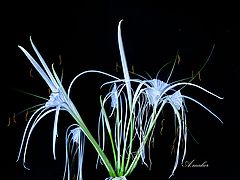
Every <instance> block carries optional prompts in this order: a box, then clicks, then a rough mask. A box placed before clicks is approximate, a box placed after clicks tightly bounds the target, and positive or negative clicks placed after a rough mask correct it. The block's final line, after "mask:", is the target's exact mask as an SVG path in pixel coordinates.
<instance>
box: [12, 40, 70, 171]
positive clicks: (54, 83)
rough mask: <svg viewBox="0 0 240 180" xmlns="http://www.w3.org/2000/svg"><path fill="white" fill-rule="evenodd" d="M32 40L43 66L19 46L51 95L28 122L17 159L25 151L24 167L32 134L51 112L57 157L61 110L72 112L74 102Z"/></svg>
mask: <svg viewBox="0 0 240 180" xmlns="http://www.w3.org/2000/svg"><path fill="white" fill-rule="evenodd" d="M30 42H31V45H32V47H33V49H34V51H35V53H36V54H37V57H38V59H39V60H40V63H41V65H42V67H41V66H40V64H38V63H37V61H36V60H35V59H34V58H33V57H32V56H31V55H30V54H29V53H28V52H27V51H26V50H25V49H24V48H23V47H21V46H18V47H19V48H20V49H21V50H22V51H23V53H24V54H25V55H26V56H27V58H28V59H29V61H30V62H31V63H32V65H33V66H34V67H35V69H36V70H37V71H38V72H39V74H40V75H41V76H42V78H43V79H44V80H45V82H46V83H47V85H48V86H49V88H50V89H51V94H50V96H49V99H48V101H47V102H46V103H45V104H44V105H43V106H41V107H40V108H38V109H37V110H36V111H35V112H34V113H33V114H32V116H31V117H30V119H29V121H28V123H27V126H26V128H25V131H24V134H23V139H22V143H21V146H20V150H19V154H18V158H17V161H18V160H19V158H20V155H21V153H22V151H23V164H24V167H25V158H26V151H27V148H28V142H29V139H30V136H31V134H32V131H33V130H34V128H35V127H36V125H37V124H38V123H39V122H40V120H41V119H42V118H43V117H45V116H46V115H47V114H49V113H51V112H55V118H54V128H53V147H52V149H53V156H54V159H56V153H55V143H56V138H57V125H58V116H59V111H60V110H66V111H69V112H71V108H70V106H72V103H71V101H70V99H69V98H68V96H67V95H66V92H65V90H64V88H63V87H62V84H61V81H60V79H59V78H58V76H57V75H56V72H55V71H54V68H53V66H52V70H53V74H52V72H51V71H50V69H49V68H48V66H47V65H46V63H45V61H44V59H43V58H42V56H41V55H40V53H39V52H38V50H37V48H36V47H35V45H34V44H33V42H32V39H31V37H30ZM24 144H25V147H24Z"/></svg>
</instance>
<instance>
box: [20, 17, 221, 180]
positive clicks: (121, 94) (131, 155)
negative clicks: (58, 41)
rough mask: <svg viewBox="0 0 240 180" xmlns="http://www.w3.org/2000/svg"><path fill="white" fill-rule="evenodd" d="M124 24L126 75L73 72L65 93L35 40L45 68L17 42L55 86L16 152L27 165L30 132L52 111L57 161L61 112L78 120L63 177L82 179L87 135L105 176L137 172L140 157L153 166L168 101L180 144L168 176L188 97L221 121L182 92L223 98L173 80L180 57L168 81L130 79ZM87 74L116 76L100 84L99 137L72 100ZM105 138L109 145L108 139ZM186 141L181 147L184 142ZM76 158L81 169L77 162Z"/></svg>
mask: <svg viewBox="0 0 240 180" xmlns="http://www.w3.org/2000/svg"><path fill="white" fill-rule="evenodd" d="M121 23H122V20H121V21H120V22H119V24H118V45H119V53H120V57H121V63H122V69H123V78H118V77H116V76H113V75H111V74H108V73H105V72H103V71H98V70H88V71H84V72H81V73H79V74H78V75H77V76H75V78H74V79H73V80H72V81H71V83H70V85H69V87H68V90H67V91H65V89H64V88H63V86H62V83H61V80H60V79H59V78H58V76H57V74H56V72H55V70H54V68H53V66H52V72H51V71H50V69H49V68H48V66H47V65H46V63H45V61H44V60H43V58H42V57H41V55H40V53H39V52H38V50H37V48H36V47H35V46H34V44H33V43H32V40H31V39H30V41H31V44H32V47H33V49H34V51H35V53H36V54H37V56H38V59H39V60H40V63H41V65H42V67H41V66H40V65H39V64H38V63H37V62H36V60H35V59H34V58H33V57H32V56H31V55H30V54H29V53H28V52H27V51H26V50H25V49H24V48H23V47H21V46H19V48H20V49H21V50H22V51H23V52H24V54H25V55H26V56H27V58H28V59H29V60H30V62H31V63H32V65H33V66H34V67H35V68H36V70H37V71H38V72H39V74H40V75H41V76H42V78H43V79H44V80H45V82H46V83H47V85H48V86H49V88H50V89H51V95H50V97H49V99H48V100H47V102H46V103H45V104H43V105H42V106H40V107H39V108H38V109H37V110H36V111H35V112H34V113H33V115H32V116H31V117H30V119H29V122H28V124H27V126H26V129H25V131H24V135H23V139H22V143H21V147H20V151H19V155H18V160H19V158H20V156H21V154H22V153H23V164H24V167H25V156H26V151H27V147H28V141H29V139H30V136H31V134H32V132H33V130H34V128H35V126H36V125H37V124H38V123H39V122H40V121H41V120H42V119H43V118H44V117H45V116H46V115H47V114H49V113H51V112H55V119H54V127H53V156H54V159H56V155H55V143H56V137H57V124H58V116H59V113H60V111H61V110H65V111H67V112H69V113H70V114H71V116H72V117H73V118H74V119H75V120H76V124H73V125H71V126H69V128H68V129H67V131H66V158H65V159H66V162H65V171H64V177H63V179H68V180H69V179H70V178H71V177H73V176H74V173H73V172H72V171H76V172H77V173H76V174H77V179H78V180H82V179H83V175H82V174H83V173H82V167H83V159H84V158H83V156H84V146H85V138H87V139H88V140H89V141H90V143H91V144H92V145H93V147H94V148H95V150H96V152H97V154H98V157H97V162H96V167H97V166H98V164H99V163H101V164H103V165H104V166H105V167H106V169H107V171H108V173H109V177H108V178H106V180H126V177H128V176H129V175H130V174H131V173H132V172H133V170H134V169H135V168H136V166H137V164H138V163H139V161H140V160H141V162H142V164H144V165H146V166H147V167H149V168H150V167H151V159H150V143H151V141H152V138H153V136H154V130H155V127H156V124H157V123H158V122H159V121H160V123H161V119H160V115H161V113H162V111H163V109H164V107H165V105H166V104H170V105H171V107H172V110H173V115H174V120H175V133H176V137H177V141H176V144H174V146H176V157H175V163H174V165H173V168H172V172H171V175H170V177H171V176H173V175H174V172H175V170H176V168H177V166H178V165H179V159H180V161H181V163H182V162H183V161H184V158H185V156H186V149H187V132H188V129H187V118H186V117H187V108H186V102H185V101H186V100H190V101H193V102H195V103H196V104H198V105H199V106H200V107H202V108H204V109H205V110H207V111H208V112H209V113H210V114H212V115H213V116H214V117H216V118H217V119H218V120H219V121H220V122H221V123H222V121H221V119H220V118H219V117H218V116H217V115H216V114H215V113H213V112H212V111H211V110H210V109H209V108H207V107H206V106H205V105H203V104H202V103H200V102H199V101H198V100H196V99H194V98H193V97H190V96H187V95H184V94H182V91H183V89H184V88H186V87H188V86H191V87H194V88H197V89H199V90H202V91H204V92H206V93H208V94H209V95H212V96H214V97H216V98H218V99H223V98H222V97H220V96H217V95H216V94H214V93H212V92H210V91H208V90H206V89H205V88H203V87H201V86H199V85H196V84H194V83H191V81H192V79H191V80H190V81H187V82H184V80H178V81H176V82H171V83H170V82H169V80H170V77H171V75H172V72H173V69H174V66H175V62H176V60H175V62H174V65H173V67H172V70H171V72H170V75H169V77H168V79H167V81H166V82H164V81H162V80H160V79H158V75H157V77H156V78H155V79H147V78H144V77H142V76H140V75H137V78H131V77H130V74H129V70H128V66H127V61H126V57H125V52H124V46H123V42H122V35H121V34H122V33H121ZM89 73H96V74H101V75H104V76H108V77H110V78H112V80H111V81H108V82H105V83H104V84H102V86H101V87H100V88H104V87H106V86H107V87H108V88H109V90H108V93H107V94H106V95H101V96H100V99H99V102H100V105H101V107H100V112H99V119H98V137H97V138H94V137H93V136H92V134H91V132H90V131H89V129H88V128H87V126H86V125H85V123H84V120H83V119H82V118H81V116H80V114H79V113H78V111H77V108H76V107H75V105H74V104H73V102H72V101H71V99H70V92H71V88H72V86H73V84H74V83H75V82H76V80H77V79H79V78H80V77H82V76H83V75H86V74H89ZM185 80H186V79H185ZM107 139H108V141H109V142H110V143H106V140H107ZM182 143H183V146H181V145H182ZM182 147H183V148H182ZM106 148H109V149H110V153H109V154H106V152H105V149H106ZM108 152H109V151H108ZM147 153H148V157H149V159H148V160H146V157H147V156H146V154H147ZM76 161H77V163H76V164H77V167H76V166H74V163H75V162H76ZM76 168H77V170H76Z"/></svg>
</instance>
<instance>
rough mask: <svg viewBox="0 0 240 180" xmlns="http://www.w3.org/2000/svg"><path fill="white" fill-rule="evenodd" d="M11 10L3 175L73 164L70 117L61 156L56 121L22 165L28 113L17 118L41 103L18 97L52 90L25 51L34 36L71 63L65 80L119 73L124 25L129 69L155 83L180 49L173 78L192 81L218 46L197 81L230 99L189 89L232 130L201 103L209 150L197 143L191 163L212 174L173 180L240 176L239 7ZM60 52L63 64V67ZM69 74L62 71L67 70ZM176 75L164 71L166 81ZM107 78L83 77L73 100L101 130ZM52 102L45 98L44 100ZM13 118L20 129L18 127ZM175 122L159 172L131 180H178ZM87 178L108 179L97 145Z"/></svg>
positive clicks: (50, 53)
mask: <svg viewBox="0 0 240 180" xmlns="http://www.w3.org/2000/svg"><path fill="white" fill-rule="evenodd" d="M2 9H3V10H4V11H1V31H2V33H1V45H2V46H1V58H0V59H1V96H2V99H1V109H0V117H1V119H0V128H1V129H0V132H1V136H0V138H1V167H0V179H1V180H4V179H14V180H15V179H18V180H20V179H24V180H28V179H29V180H33V179H34V180H38V179H45V180H48V179H49V180H50V179H51V180H53V179H62V175H63V167H64V150H65V149H64V136H65V130H66V127H67V126H68V125H69V124H71V123H73V121H72V120H71V118H70V117H69V116H68V115H66V114H65V113H63V114H61V118H60V121H59V137H58V141H57V160H53V156H52V154H51V152H52V151H51V150H52V149H51V147H52V146H51V142H52V127H53V126H52V125H53V117H50V118H46V120H43V121H42V122H41V123H39V125H38V126H37V128H36V129H35V130H34V132H33V135H32V138H31V141H30V144H29V151H28V154H27V164H28V166H29V167H30V168H31V170H30V171H27V170H25V169H24V168H23V166H22V164H21V162H16V158H17V154H18V150H19V146H20V143H21V138H22V135H23V132H24V127H25V126H26V121H25V119H24V114H20V115H19V116H16V118H15V120H16V122H14V121H13V120H12V117H13V114H14V113H18V112H20V111H21V110H23V109H25V108H27V107H29V106H33V105H35V104H37V103H39V99H36V98H34V97H31V96H28V95H26V94H22V93H21V92H18V91H16V89H21V90H24V91H28V92H32V93H35V94H39V95H42V96H45V97H46V96H47V92H48V90H47V88H48V87H47V86H46V84H45V83H44V82H43V80H42V79H41V78H40V77H39V75H38V74H37V72H36V71H35V70H33V71H32V75H33V77H30V70H31V68H32V66H31V64H30V63H29V61H28V60H27V58H26V57H25V56H24V55H23V53H22V52H21V51H20V49H19V48H18V47H17V45H21V46H23V47H24V48H26V49H27V50H28V51H29V52H33V51H32V49H31V46H30V41H29V36H32V39H33V42H34V43H35V45H36V46H37V47H38V49H39V51H40V52H41V54H42V55H43V57H44V58H45V61H46V63H47V64H48V65H49V66H50V65H51V64H52V63H54V64H55V65H56V67H57V69H60V67H63V69H64V78H63V84H64V85H65V86H66V87H67V86H68V84H69V83H70V80H71V79H72V78H73V77H74V76H75V75H77V74H78V73H79V72H81V71H83V70H87V69H97V70H102V71H106V72H109V73H112V74H117V75H119V76H121V75H122V74H121V73H120V72H119V73H116V70H115V64H116V62H117V61H118V62H120V61H119V60H120V59H119V54H118V46H117V25H118V22H119V20H121V19H124V21H123V24H122V33H123V43H124V45H125V50H126V56H127V61H128V65H129V67H131V66H132V65H133V66H134V68H135V71H136V72H137V73H139V74H142V75H145V74H144V73H145V72H148V73H149V74H150V75H152V77H154V76H155V75H156V73H157V71H158V70H159V69H160V67H161V66H162V65H163V64H165V63H166V62H168V61H169V60H172V59H173V58H174V57H175V55H176V52H177V51H179V54H180V57H181V62H180V64H179V65H178V66H177V67H176V69H175V70H174V73H173V75H172V78H171V80H172V81H174V80H177V79H180V78H184V77H189V76H191V73H192V71H193V72H196V71H197V70H198V69H199V68H200V67H201V66H202V65H203V64H204V62H205V61H206V58H207V57H208V55H209V53H210V51H211V49H212V46H213V45H215V49H214V52H213V54H212V56H211V59H210V61H209V62H208V64H207V66H206V67H205V68H204V70H203V71H202V73H201V81H200V80H199V79H198V78H196V79H195V81H194V82H195V83H197V84H199V85H201V86H203V87H205V88H207V89H208V90H210V91H212V92H214V93H216V94H218V95H220V96H222V97H224V100H218V99H216V98H213V97H211V96H210V95H207V94H205V93H202V92H200V91H199V90H195V89H187V88H186V90H185V91H184V92H183V93H184V94H186V95H190V94H191V96H193V97H195V98H196V99H198V100H199V101H201V102H203V104H205V105H206V106H207V107H209V108H210V109H211V110H213V112H215V113H216V114H217V115H218V116H219V117H220V118H221V119H222V121H223V122H224V124H223V125H222V124H221V123H219V122H218V120H217V119H215V118H214V117H213V116H211V115H210V114H209V113H207V112H206V111H205V110H203V109H202V108H201V107H199V106H198V105H196V104H194V103H191V102H187V106H188V108H189V113H188V123H189V127H190V128H191V132H192V133H193V134H194V137H195V138H197V140H198V142H199V144H196V143H194V141H193V139H192V138H191V137H189V144H188V154H187V157H186V161H191V160H195V162H196V163H203V162H204V161H206V162H207V164H208V165H209V167H207V168H190V167H188V168H184V167H179V168H178V169H177V171H176V173H175V176H174V177H172V179H176V180H179V179H181V180H183V179H184V180H185V179H186V180H190V179H191V180H192V179H211V180H213V179H217V180H220V179H227V180H235V179H236V180H237V179H240V175H239V173H238V172H239V168H240V166H239V152H238V150H239V148H238V145H239V139H238V137H239V134H238V132H239V116H238V111H239V97H238V96H239V95H238V91H239V90H238V84H239V75H240V74H239V73H240V66H239V65H240V64H239V55H238V51H239V35H238V34H239V31H238V30H239V27H238V26H239V19H238V16H237V8H235V6H234V5H233V4H230V2H229V4H214V5H211V4H209V3H197V2H196V3H192V4H187V5H183V4H182V3H180V2H178V3H174V2H172V4H171V3H169V4H168V5H166V4H163V3H160V4H159V3H158V4H157V3H155V2H153V1H147V2H143V1H137V2H133V1H132V3H126V2H124V1H107V0H105V1H103V0H99V1H81V2H79V3H70V2H69V3H57V4H55V5H50V4H47V3H43V2H32V3H26V4H22V3H17V4H16V3H13V4H6V5H5V6H2ZM59 55H61V58H62V64H61V66H59ZM59 72H60V71H59ZM168 73H169V71H163V74H161V77H160V78H161V79H162V80H164V79H166V78H167V76H168ZM102 82H104V79H102V78H101V77H95V76H91V75H90V76H89V77H86V78H85V79H84V78H83V80H82V81H79V82H78V83H79V84H78V86H76V89H74V90H75V91H74V94H73V96H74V95H75V96H74V97H76V100H75V101H76V104H78V105H79V108H80V109H81V110H80V113H81V114H82V115H83V116H84V117H86V124H87V125H88V126H89V128H90V129H92V130H93V132H96V128H97V117H98V97H99V95H100V91H98V88H99V85H100V84H101V83H102ZM41 102H42V101H41ZM9 118H11V123H10V125H9V126H8V124H9ZM170 125H171V123H166V125H165V127H164V130H163V135H162V136H160V135H159V130H157V131H156V138H155V146H154V149H153V150H152V161H153V164H152V170H151V171H149V170H148V169H147V168H146V167H144V166H142V165H141V164H140V163H139V165H138V166H137V168H136V169H135V171H134V172H133V173H132V174H131V176H129V177H128V179H129V180H131V179H137V178H139V177H140V178H142V179H144V178H148V179H168V176H169V175H170V173H171V168H172V166H173V163H174V159H173V156H171V155H170V149H171V143H172V141H173V138H174V137H173V135H172V134H171V133H170V130H169V129H168V128H170V127H171V126H170ZM86 149H87V150H86V155H85V161H84V179H104V178H106V177H107V176H108V174H107V172H106V170H105V169H104V167H99V168H98V169H97V170H95V159H96V153H95V151H94V150H93V148H92V147H91V145H90V143H87V145H86Z"/></svg>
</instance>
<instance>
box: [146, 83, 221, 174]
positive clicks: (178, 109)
mask: <svg viewBox="0 0 240 180" xmlns="http://www.w3.org/2000/svg"><path fill="white" fill-rule="evenodd" d="M147 82H148V85H150V87H148V88H146V96H147V99H148V101H149V105H150V106H152V107H153V109H154V108H156V106H159V105H160V104H162V103H163V102H167V103H169V104H171V106H172V108H173V110H174V115H175V116H176V120H177V125H178V126H177V127H178V131H177V132H178V135H177V136H178V141H177V142H178V143H177V151H176V159H175V164H174V167H173V170H172V173H171V175H170V177H171V176H172V175H173V174H174V172H175V170H176V168H177V166H178V162H179V156H180V145H181V141H182V140H183V143H184V150H183V155H182V162H183V160H184V158H185V155H186V144H187V124H186V105H185V99H189V100H191V101H193V102H195V103H197V104H198V105H200V106H201V107H203V108H204V109H205V110H207V111H208V112H209V113H210V114H212V115H213V116H214V117H216V118H217V119H218V120H219V121H220V122H221V123H223V122H222V121H221V119H220V118H219V117H218V116H217V115H216V114H214V113H213V112H212V111H211V110H210V109H209V108H207V107H206V106H204V105H203V104H202V103H200V102H199V101H197V100H196V99H194V98H192V97H189V96H186V95H182V94H181V92H180V90H175V88H176V87H178V86H193V87H196V88H198V89H200V90H203V91H205V92H207V93H208V94H210V95H213V96H215V97H217V98H219V99H223V98H222V97H219V96H217V95H215V94H213V93H212V92H210V91H208V90H206V89H204V88H202V87H201V86H198V85H196V84H193V83H188V82H178V83H172V84H168V83H165V82H163V81H161V80H157V79H154V80H149V81H147ZM171 93H172V94H171ZM182 138H183V139H182Z"/></svg>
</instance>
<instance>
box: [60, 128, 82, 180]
mask: <svg viewBox="0 0 240 180" xmlns="http://www.w3.org/2000/svg"><path fill="white" fill-rule="evenodd" d="M65 140H66V160H65V171H64V176H63V180H65V178H67V180H70V179H72V178H73V177H74V176H76V178H75V179H76V180H82V179H83V173H82V165H83V156H84V147H85V135H84V134H83V132H82V130H81V128H80V127H79V125H77V124H73V125H71V126H69V127H68V129H67V131H66V139H65ZM75 163H76V164H75ZM75 166H76V168H75ZM75 171H77V173H76V174H77V175H75V174H74V173H73V172H75Z"/></svg>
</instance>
